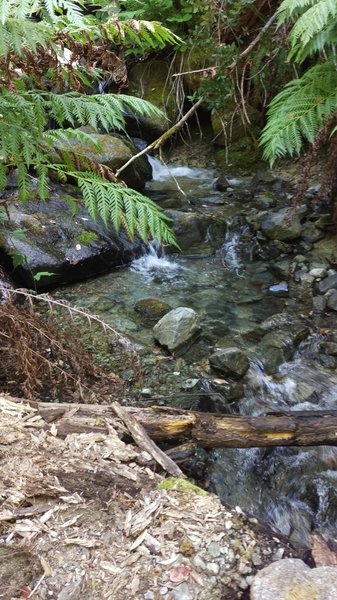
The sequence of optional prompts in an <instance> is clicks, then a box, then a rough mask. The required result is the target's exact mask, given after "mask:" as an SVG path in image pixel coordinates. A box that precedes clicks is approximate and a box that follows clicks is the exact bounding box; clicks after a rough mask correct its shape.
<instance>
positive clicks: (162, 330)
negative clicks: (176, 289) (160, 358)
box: [153, 306, 200, 352]
mask: <svg viewBox="0 0 337 600" xmlns="http://www.w3.org/2000/svg"><path fill="white" fill-rule="evenodd" d="M199 331H200V321H199V317H198V315H197V313H196V312H195V311H194V310H193V309H192V308H187V307H185V306H180V307H179V308H175V309H174V310H171V311H170V312H168V313H167V314H166V315H164V317H162V319H160V321H158V323H156V325H155V326H154V328H153V335H154V338H155V339H156V340H157V342H159V344H160V345H161V346H165V347H166V348H167V349H168V350H169V352H175V351H176V350H179V349H181V348H182V347H183V346H185V345H187V344H188V343H190V342H192V341H193V339H194V338H195V337H196V336H197V334H198V333H199Z"/></svg>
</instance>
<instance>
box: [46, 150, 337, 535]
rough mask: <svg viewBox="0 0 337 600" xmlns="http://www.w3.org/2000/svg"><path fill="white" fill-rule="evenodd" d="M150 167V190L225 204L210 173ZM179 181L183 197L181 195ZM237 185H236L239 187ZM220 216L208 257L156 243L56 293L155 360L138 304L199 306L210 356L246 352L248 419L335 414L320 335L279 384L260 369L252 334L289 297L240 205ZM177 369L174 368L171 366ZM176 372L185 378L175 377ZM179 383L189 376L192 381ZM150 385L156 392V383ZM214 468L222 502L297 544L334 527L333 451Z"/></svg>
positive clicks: (282, 454)
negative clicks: (261, 256)
mask: <svg viewBox="0 0 337 600" xmlns="http://www.w3.org/2000/svg"><path fill="white" fill-rule="evenodd" d="M151 160H152V165H153V168H154V180H153V181H152V182H150V184H149V192H150V193H154V194H156V193H158V192H160V194H161V196H165V195H172V194H173V195H176V196H179V195H181V194H182V191H183V192H184V194H185V197H186V199H187V202H188V203H189V202H193V203H194V204H198V206H199V207H201V208H202V207H204V206H206V207H209V200H211V201H212V202H213V201H214V203H215V204H219V203H221V202H222V201H223V198H222V195H221V193H220V192H217V191H215V190H214V185H213V184H214V177H215V174H214V172H213V171H211V170H206V169H190V168H188V167H181V166H179V165H170V167H169V169H167V167H165V166H162V165H161V164H160V163H159V162H158V161H156V160H155V159H151ZM177 183H178V186H179V189H180V190H182V191H177ZM234 183H235V185H239V184H240V181H237V180H235V182H234ZM205 201H206V202H205ZM207 210H208V208H207ZM217 210H219V209H218V207H217ZM223 211H224V214H225V215H226V218H227V223H228V227H227V228H224V231H223V242H222V245H221V247H219V249H218V251H217V252H216V253H215V254H214V255H212V256H204V257H203V256H202V255H201V257H196V256H188V255H187V256H186V255H185V256H184V255H170V256H165V255H162V254H161V252H160V251H159V250H158V248H156V247H155V246H154V245H152V246H150V247H149V248H148V251H147V253H146V254H145V255H144V256H142V257H140V258H136V259H135V260H134V261H133V262H132V264H131V265H130V266H129V267H126V268H123V269H119V270H116V271H114V272H112V273H109V274H107V275H105V276H102V277H99V278H97V279H95V280H88V281H86V282H83V283H79V284H76V285H74V286H71V287H68V288H66V289H63V290H60V291H59V292H57V293H58V294H59V295H60V296H62V297H64V298H66V299H68V300H70V301H72V302H73V303H75V304H77V305H81V306H83V307H86V308H88V309H89V310H90V311H92V312H94V313H96V314H98V315H100V316H101V317H103V318H104V319H105V320H106V321H107V322H108V323H111V324H112V325H113V326H114V327H115V328H116V329H117V330H120V331H121V333H125V334H127V335H128V336H130V338H131V339H132V340H133V341H135V342H137V343H139V344H141V345H143V347H145V352H148V355H149V356H151V355H152V352H153V350H154V341H153V337H152V326H153V323H151V322H145V321H144V320H143V319H142V318H141V316H140V315H139V314H138V313H137V312H136V311H135V304H136V302H137V301H138V300H141V299H144V298H156V299H159V300H162V301H165V302H167V303H168V304H169V305H170V306H171V307H172V308H176V307H178V306H188V307H191V308H194V309H195V310H196V311H197V313H198V314H199V316H200V319H201V323H202V331H203V336H204V338H205V340H206V341H205V348H204V350H205V351H206V352H208V354H209V353H210V352H211V351H212V349H213V348H214V347H215V346H219V347H221V346H222V345H225V346H228V345H234V344H235V345H240V346H241V347H244V348H245V349H246V351H247V352H248V354H249V356H250V358H251V361H252V367H251V369H250V372H249V375H248V377H247V382H246V385H245V395H244V399H243V400H240V402H239V410H240V412H241V413H242V414H259V413H264V412H268V411H270V410H273V411H275V410H282V409H286V410H299V409H300V410H310V409H311V410H313V409H318V408H335V407H336V403H337V392H336V390H337V379H335V378H333V377H332V376H331V373H329V372H327V371H324V369H320V368H318V367H316V366H315V353H316V352H317V339H316V338H315V337H311V338H310V339H309V342H306V343H303V344H302V346H301V347H300V349H299V350H298V352H297V355H296V356H295V357H294V358H295V360H293V361H292V362H290V363H285V364H283V365H281V367H280V370H279V373H278V376H277V377H273V376H267V375H266V374H265V373H264V372H263V370H262V368H261V364H260V362H259V360H258V358H257V355H256V353H255V350H256V348H255V342H254V341H248V340H249V339H251V337H250V336H249V334H250V333H251V332H254V330H255V329H256V326H257V324H259V323H260V322H261V321H263V320H264V319H266V318H268V317H269V316H271V315H273V314H276V313H279V312H281V311H282V310H283V309H284V308H285V307H286V299H285V298H282V297H277V296H273V295H270V294H268V289H269V288H270V286H272V285H275V284H278V283H280V282H279V281H277V280H276V279H275V277H274V276H273V275H272V274H271V272H270V271H269V269H268V265H266V264H264V263H263V262H260V261H254V260H253V256H254V253H253V245H254V243H255V242H254V240H253V239H251V238H250V237H249V235H248V233H249V231H248V228H247V226H246V225H241V224H240V219H238V218H237V214H238V213H239V212H240V205H239V204H235V203H233V202H232V201H231V202H230V203H227V204H226V203H224V205H223ZM206 356H207V354H206ZM190 360H191V361H192V360H193V359H190ZM174 369H176V370H177V367H175V366H174V365H172V371H173V370H174ZM172 375H174V376H175V379H176V380H177V378H179V372H174V373H173V374H172ZM192 376H195V373H192ZM197 376H199V375H198V374H197ZM183 377H185V379H186V374H184V375H183ZM153 387H154V390H155V391H156V381H154V382H153ZM178 389H179V386H178ZM229 410H231V409H230V408H229ZM234 410H237V408H235V409H234ZM208 465H209V467H208V479H209V481H210V485H211V489H212V490H214V491H216V492H217V493H218V494H219V496H220V498H221V499H222V500H223V501H225V502H229V503H232V504H238V505H240V506H242V507H246V508H247V509H248V510H250V511H251V512H253V513H255V514H258V515H259V516H261V517H262V518H264V519H267V520H268V521H269V522H270V523H272V524H273V525H274V526H275V527H277V529H279V530H280V531H282V532H283V533H284V534H286V535H290V536H291V537H292V540H293V541H294V542H295V543H296V544H298V545H300V546H301V545H302V546H303V545H304V546H307V545H308V543H309V534H310V530H311V528H312V527H323V528H324V527H328V528H329V530H330V531H331V530H332V531H333V530H334V528H335V523H336V522H337V491H335V490H337V471H336V468H337V449H335V448H327V447H321V448H308V449H303V450H300V449H296V448H276V449H251V450H241V449H226V450H216V451H213V452H211V453H210V454H209V462H208Z"/></svg>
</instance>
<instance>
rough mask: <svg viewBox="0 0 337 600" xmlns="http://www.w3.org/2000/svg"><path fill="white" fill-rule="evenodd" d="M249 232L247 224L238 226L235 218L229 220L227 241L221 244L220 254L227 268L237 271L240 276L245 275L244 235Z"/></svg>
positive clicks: (233, 271)
mask: <svg viewBox="0 0 337 600" xmlns="http://www.w3.org/2000/svg"><path fill="white" fill-rule="evenodd" d="M248 233H249V228H248V226H247V225H241V226H239V227H238V225H237V223H236V222H235V219H233V220H231V221H229V223H228V227H227V231H226V235H225V241H224V243H223V244H222V246H221V249H220V255H221V261H222V264H223V266H224V267H225V269H227V270H228V271H231V272H232V273H235V274H236V275H238V276H239V277H243V274H242V271H243V268H244V265H243V259H242V254H243V246H242V237H243V236H246V235H247V234H248Z"/></svg>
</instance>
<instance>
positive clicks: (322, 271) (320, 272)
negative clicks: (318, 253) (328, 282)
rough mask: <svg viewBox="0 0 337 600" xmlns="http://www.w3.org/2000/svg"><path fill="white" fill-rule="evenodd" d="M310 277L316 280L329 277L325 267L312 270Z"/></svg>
mask: <svg viewBox="0 0 337 600" xmlns="http://www.w3.org/2000/svg"><path fill="white" fill-rule="evenodd" d="M309 275H312V276H313V277H315V278H316V277H317V278H319V279H323V277H326V275H327V270H326V268H325V267H316V268H314V269H310V271H309Z"/></svg>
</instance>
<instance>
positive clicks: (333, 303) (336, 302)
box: [326, 290, 337, 311]
mask: <svg viewBox="0 0 337 600" xmlns="http://www.w3.org/2000/svg"><path fill="white" fill-rule="evenodd" d="M327 298H328V300H327V303H326V304H327V307H328V308H330V309H331V310H335V311H337V290H332V291H331V292H330V293H329V295H328V296H327Z"/></svg>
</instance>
